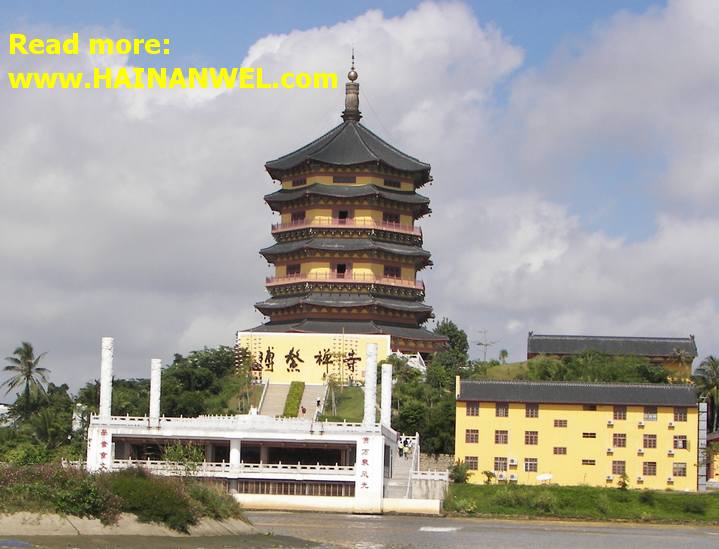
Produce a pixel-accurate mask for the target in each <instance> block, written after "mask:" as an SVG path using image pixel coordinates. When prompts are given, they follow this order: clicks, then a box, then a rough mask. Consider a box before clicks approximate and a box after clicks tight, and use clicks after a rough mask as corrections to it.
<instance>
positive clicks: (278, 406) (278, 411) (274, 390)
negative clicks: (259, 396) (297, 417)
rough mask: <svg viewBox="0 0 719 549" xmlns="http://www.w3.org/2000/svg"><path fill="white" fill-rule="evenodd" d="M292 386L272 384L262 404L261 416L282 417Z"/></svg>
mask: <svg viewBox="0 0 719 549" xmlns="http://www.w3.org/2000/svg"><path fill="white" fill-rule="evenodd" d="M289 391H290V385H289V383H287V384H281V383H270V385H269V386H268V387H267V393H265V401H264V402H263V403H262V408H261V409H260V415H263V416H270V417H276V416H281V415H282V412H284V411H285V401H286V400H287V393H288V392H289Z"/></svg>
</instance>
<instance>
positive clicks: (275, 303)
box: [255, 294, 432, 315]
mask: <svg viewBox="0 0 719 549" xmlns="http://www.w3.org/2000/svg"><path fill="white" fill-rule="evenodd" d="M297 305H310V306H315V307H334V308H357V307H371V306H377V307H382V308H385V309H390V310H395V311H402V312H408V313H417V314H423V315H430V314H432V307H430V306H429V305H425V304H424V303H422V302H421V301H406V300H401V299H387V298H380V297H373V296H367V295H358V296H355V295H346V294H345V295H337V294H314V295H313V294H310V295H304V296H291V297H271V298H270V299H267V300H265V301H261V302H259V303H255V307H256V308H257V310H259V311H260V312H262V313H264V312H265V311H268V312H271V311H279V310H282V309H287V308H289V307H295V306H297Z"/></svg>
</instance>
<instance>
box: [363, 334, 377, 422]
mask: <svg viewBox="0 0 719 549" xmlns="http://www.w3.org/2000/svg"><path fill="white" fill-rule="evenodd" d="M376 405H377V344H376V343H368V344H367V365H366V367H365V372H364V418H363V420H362V423H363V424H364V425H365V426H370V425H374V423H375V406H376Z"/></svg>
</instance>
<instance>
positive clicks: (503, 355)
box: [499, 349, 509, 364]
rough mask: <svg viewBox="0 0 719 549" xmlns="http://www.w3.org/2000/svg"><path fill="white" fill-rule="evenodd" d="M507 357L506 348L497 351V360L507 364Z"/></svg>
mask: <svg viewBox="0 0 719 549" xmlns="http://www.w3.org/2000/svg"><path fill="white" fill-rule="evenodd" d="M508 358H509V351H507V349H502V350H501V351H499V362H501V363H502V364H507V359H508Z"/></svg>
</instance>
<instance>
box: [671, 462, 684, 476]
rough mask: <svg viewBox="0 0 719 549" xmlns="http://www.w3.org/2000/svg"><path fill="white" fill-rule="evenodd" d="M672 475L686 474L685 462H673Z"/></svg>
mask: <svg viewBox="0 0 719 549" xmlns="http://www.w3.org/2000/svg"><path fill="white" fill-rule="evenodd" d="M672 475H674V476H675V477H685V476H687V464H686V463H674V466H673V467H672Z"/></svg>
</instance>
